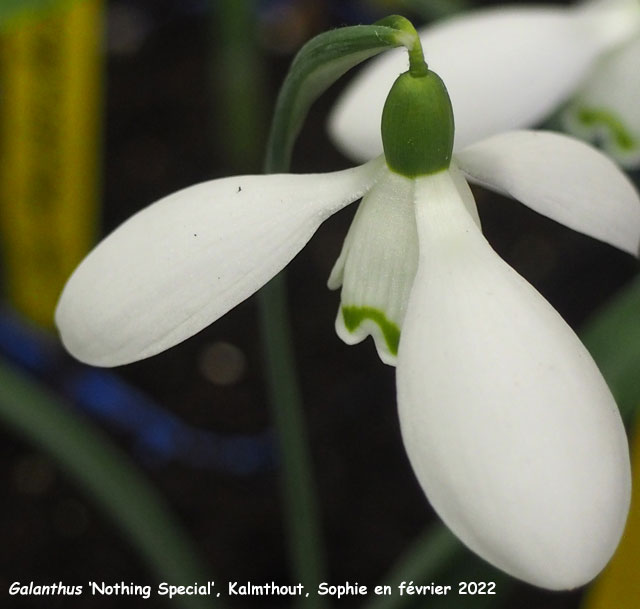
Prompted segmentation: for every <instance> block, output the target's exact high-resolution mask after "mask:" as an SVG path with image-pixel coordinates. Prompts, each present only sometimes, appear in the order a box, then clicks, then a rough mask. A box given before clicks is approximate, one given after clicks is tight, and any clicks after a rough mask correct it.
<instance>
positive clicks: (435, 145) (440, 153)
mask: <svg viewBox="0 0 640 609" xmlns="http://www.w3.org/2000/svg"><path fill="white" fill-rule="evenodd" d="M422 66H423V69H420V66H413V65H412V67H411V69H410V70H409V72H405V73H404V74H401V75H400V76H399V77H398V78H397V80H396V81H395V83H394V84H393V87H392V88H391V91H390V92H389V95H388V97H387V101H386V102H385V105H384V110H383V112H382V143H383V146H384V154H385V158H386V160H387V165H388V166H389V169H391V170H392V171H395V172H396V173H399V174H400V175H403V176H406V177H408V178H416V177H418V176H424V175H429V174H432V173H437V172H438V171H442V170H443V169H447V168H448V167H449V163H450V162H451V152H452V150H453V133H454V126H453V111H452V109H451V101H450V100H449V94H448V93H447V89H446V88H445V86H444V83H443V82H442V80H441V79H440V77H439V76H438V75H437V74H436V73H435V72H432V71H431V70H428V69H427V68H426V65H424V64H422Z"/></svg>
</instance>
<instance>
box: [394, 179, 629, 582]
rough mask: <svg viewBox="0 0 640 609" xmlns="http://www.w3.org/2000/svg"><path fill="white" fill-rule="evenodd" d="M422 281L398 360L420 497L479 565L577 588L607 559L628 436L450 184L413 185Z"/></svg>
mask: <svg viewBox="0 0 640 609" xmlns="http://www.w3.org/2000/svg"><path fill="white" fill-rule="evenodd" d="M416 196H417V199H418V207H417V224H418V234H419V240H420V260H419V266H418V273H417V276H416V280H415V283H414V287H413V291H412V294H411V298H410V301H409V306H408V310H407V315H406V317H405V322H404V328H403V333H402V338H401V341H400V349H399V353H398V367H397V384H398V406H399V412H400V422H401V428H402V435H403V438H404V442H405V446H406V449H407V452H408V455H409V458H410V460H411V463H412V465H413V468H414V470H415V472H416V475H417V477H418V480H419V481H420V484H421V485H422V488H423V489H424V491H425V493H426V495H427V497H428V498H429V500H430V501H431V503H432V504H433V506H434V508H435V510H436V511H437V512H438V513H439V514H440V516H441V517H442V519H443V520H444V521H445V523H446V524H447V525H448V526H449V527H450V528H451V529H452V530H453V531H454V532H455V533H456V535H458V536H459V537H460V539H461V540H462V541H463V542H464V543H465V544H467V545H468V546H469V547H470V548H471V549H472V550H474V551H475V552H477V553H478V554H479V555H480V556H482V557H483V558H485V559H486V560H488V561H489V562H491V563H493V564H494V565H495V566H497V567H499V568H500V569H502V570H504V571H506V572H507V573H510V574H512V575H514V576H516V577H518V578H520V579H523V580H525V581H527V582H529V583H532V584H535V585H538V586H542V587H545V588H550V589H564V588H573V587H576V586H580V585H582V584H584V583H585V582H587V581H589V580H590V579H591V578H593V577H594V576H595V575H596V574H597V573H598V572H599V571H600V570H601V569H602V568H603V566H604V565H605V564H606V562H607V561H608V559H609V558H610V556H611V554H612V553H613V551H614V550H615V547H616V545H617V543H618V540H619V538H620V535H621V534H622V530H623V527H624V523H625V519H626V515H627V511H628V506H629V497H630V471H629V456H628V446H627V439H626V435H625V431H624V428H623V425H622V422H621V420H620V416H619V413H618V409H617V407H616V404H615V402H614V400H613V398H612V396H611V394H610V392H609V390H608V388H607V386H606V384H605V382H604V380H603V378H602V376H601V375H600V373H599V371H598V369H597V368H596V366H595V364H594V362H593V360H592V359H591V357H590V356H589V354H588V353H587V351H586V349H585V348H584V347H583V345H582V344H581V343H580V341H579V340H578V338H577V337H576V336H575V334H574V333H573V332H572V331H571V329H570V328H569V327H568V326H567V325H566V324H565V322H564V321H563V320H562V319H561V318H560V316H559V315H558V314H557V313H556V311H555V310H554V309H553V308H552V307H551V306H550V305H549V304H548V303H547V302H546V301H545V300H544V299H543V298H542V297H541V296H540V294H538V292H536V291H535V289H534V288H533V287H531V285H529V284H528V283H527V282H526V281H525V280H524V279H522V277H520V276H519V275H518V274H517V273H516V272H515V271H514V270H513V269H512V268H511V267H509V266H508V265H507V264H505V263H504V262H503V261H502V260H501V259H500V258H499V257H498V256H497V254H496V253H495V252H494V251H493V250H492V249H491V247H490V246H489V244H488V243H487V242H486V240H485V239H484V237H483V236H482V234H481V233H480V231H479V230H478V229H477V227H476V226H475V223H474V222H473V221H472V219H471V217H470V216H469V214H468V212H466V210H465V209H464V206H463V205H462V204H461V202H460V200H459V198H460V194H459V193H458V192H457V191H456V188H455V187H454V186H453V185H452V183H451V181H450V179H449V177H448V176H447V175H446V173H443V174H438V175H436V176H433V177H431V178H425V179H420V180H418V184H417V186H416Z"/></svg>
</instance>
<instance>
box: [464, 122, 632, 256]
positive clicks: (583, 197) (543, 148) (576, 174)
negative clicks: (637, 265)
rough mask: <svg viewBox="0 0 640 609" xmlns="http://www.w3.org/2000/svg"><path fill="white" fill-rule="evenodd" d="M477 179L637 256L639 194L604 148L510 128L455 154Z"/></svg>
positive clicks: (556, 219) (578, 229) (469, 175)
mask: <svg viewBox="0 0 640 609" xmlns="http://www.w3.org/2000/svg"><path fill="white" fill-rule="evenodd" d="M456 162H457V164H458V166H459V167H460V168H461V169H462V171H463V172H464V173H465V174H466V175H467V176H468V177H469V179H471V180H472V181H474V182H477V183H478V184H481V185H483V186H486V187H487V188H490V189H492V190H495V191H497V192H500V193H503V194H507V195H509V196H511V197H513V198H514V199H517V200H518V201H520V202H522V203H524V204H525V205H527V206H528V207H530V208H531V209H533V210H535V211H537V212H538V213H540V214H542V215H544V216H547V217H549V218H551V219H552V220H555V221H556V222H560V223H561V224H564V225H565V226H568V227H569V228H572V229H574V230H577V231H579V232H581V233H584V234H585V235H589V236H590V237H594V238H595V239H600V240H601V241H604V242H605V243H609V244H611V245H613V246H615V247H617V248H619V249H621V250H624V251H625V252H629V253H630V254H632V255H633V256H638V252H639V250H640V197H639V196H638V192H637V191H636V189H635V188H634V186H633V184H632V183H631V181H630V180H629V179H628V178H627V176H626V175H625V174H624V173H623V172H622V171H621V170H620V169H619V168H618V167H617V166H616V165H615V163H613V162H612V161H611V160H610V159H609V158H607V157H606V156H605V155H604V154H602V153H601V152H598V151H597V150H596V149H595V148H593V147H591V146H589V145H587V144H585V143H584V142H581V141H579V140H577V139H574V138H572V137H569V136H566V135H561V134H559V133H551V132H547V131H512V132H509V133H503V134H500V135H495V136H493V137H491V138H488V139H486V140H484V141H482V142H478V143H477V144H474V145H473V146H469V147H468V148H466V149H465V150H463V151H462V152H459V153H458V154H457V155H456Z"/></svg>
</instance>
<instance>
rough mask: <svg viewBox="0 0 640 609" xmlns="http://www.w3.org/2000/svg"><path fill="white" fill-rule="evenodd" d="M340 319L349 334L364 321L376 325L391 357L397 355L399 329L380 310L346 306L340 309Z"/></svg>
mask: <svg viewBox="0 0 640 609" xmlns="http://www.w3.org/2000/svg"><path fill="white" fill-rule="evenodd" d="M342 319H343V320H344V325H345V327H346V328H347V330H349V332H354V331H355V330H356V329H357V328H358V326H359V325H360V324H361V323H362V322H363V321H364V320H365V319H370V320H371V321H373V322H375V323H376V324H378V327H379V328H380V330H382V335H383V336H384V342H385V343H386V345H387V348H388V349H389V352H390V353H391V354H392V355H397V354H398V343H399V342H400V328H398V326H397V325H396V324H394V323H393V322H392V321H389V320H388V319H387V316H386V315H385V314H384V313H383V312H382V311H381V310H380V309H375V308H374V307H356V306H348V307H342Z"/></svg>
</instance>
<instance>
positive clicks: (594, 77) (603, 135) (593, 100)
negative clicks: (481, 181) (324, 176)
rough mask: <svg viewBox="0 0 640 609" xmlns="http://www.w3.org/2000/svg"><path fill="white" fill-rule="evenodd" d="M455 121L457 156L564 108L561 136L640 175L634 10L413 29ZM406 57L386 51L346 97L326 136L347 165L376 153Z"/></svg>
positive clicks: (637, 17)
mask: <svg viewBox="0 0 640 609" xmlns="http://www.w3.org/2000/svg"><path fill="white" fill-rule="evenodd" d="M420 38H421V40H422V45H423V47H424V49H425V53H426V55H427V57H428V58H429V67H430V68H431V69H433V70H434V71H435V72H437V73H438V74H440V76H441V77H442V79H443V80H444V82H445V83H446V84H447V89H448V91H449V94H450V96H451V100H452V104H453V110H454V115H455V119H456V144H455V147H456V149H462V148H464V147H465V146H467V145H469V144H471V143H473V142H476V141H479V140H480V139H482V138H484V137H487V136H490V135H493V134H496V133H501V132H503V131H507V130H510V129H515V128H521V127H526V126H533V125H536V124H539V123H540V122H541V121H542V120H543V119H545V118H547V117H548V116H549V115H550V114H551V113H552V112H554V111H555V110H557V109H558V108H560V107H561V105H562V104H564V103H565V102H568V101H571V103H570V104H569V105H568V107H567V108H566V109H565V111H564V112H563V114H562V120H563V123H564V127H565V128H566V129H568V130H570V131H571V132H573V133H574V134H576V135H579V136H580V137H583V138H585V139H588V140H592V141H597V142H598V143H599V144H601V145H602V146H603V148H604V149H605V150H606V152H607V153H608V154H610V155H611V156H612V157H613V158H615V159H616V160H617V161H618V162H620V163H621V164H622V165H624V166H627V167H640V105H639V104H638V99H640V2H638V0H589V1H587V2H582V3H578V4H576V5H574V6H571V7H561V6H555V5H553V6H551V5H546V6H545V5H537V4H536V5H530V6H527V5H513V6H509V5H507V6H499V7H494V8H486V9H479V10H475V11H470V12H468V13H463V14H460V15H457V16H454V17H452V18H449V19H446V20H443V21H438V22H436V23H434V24H432V25H430V26H428V27H426V28H423V29H422V30H420ZM405 69H406V56H405V55H403V54H402V52H400V51H390V52H388V53H385V54H384V55H383V56H380V57H378V58H376V59H374V60H372V61H371V62H370V64H369V65H368V66H366V67H365V68H364V69H363V70H362V71H361V73H360V74H359V75H358V76H357V77H356V78H355V79H354V80H353V81H352V83H351V84H350V85H349V86H348V87H347V88H346V90H345V91H344V93H343V94H342V96H341V98H340V99H339V100H338V103H337V105H336V107H335V109H334V111H333V114H332V116H331V117H330V120H329V131H330V133H331V135H332V137H333V139H334V141H335V142H336V144H337V145H338V146H339V147H340V149H341V150H342V151H343V152H344V153H345V154H346V155H347V156H349V157H350V158H353V159H354V160H357V161H364V160H366V159H369V158H372V157H373V156H376V155H377V154H380V152H381V151H382V144H381V141H380V115H381V112H382V107H383V104H384V100H385V97H386V94H387V91H388V90H389V87H390V86H391V83H392V82H393V81H394V79H395V78H396V76H397V75H398V74H399V73H401V72H403V71H404V70H405Z"/></svg>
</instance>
